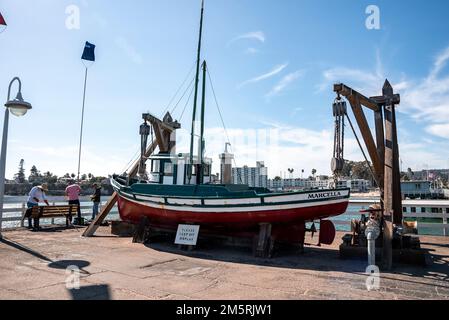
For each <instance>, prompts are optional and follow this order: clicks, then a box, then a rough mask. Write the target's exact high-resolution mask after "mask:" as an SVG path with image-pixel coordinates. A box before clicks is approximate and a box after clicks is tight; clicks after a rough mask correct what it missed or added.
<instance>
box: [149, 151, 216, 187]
mask: <svg viewBox="0 0 449 320" xmlns="http://www.w3.org/2000/svg"><path fill="white" fill-rule="evenodd" d="M148 161H149V162H150V168H149V169H150V170H149V177H148V182H149V183H154V184H166V185H189V184H196V179H197V178H196V176H197V172H196V168H197V167H196V166H195V165H193V166H192V168H193V169H192V178H191V181H189V177H188V168H189V163H190V154H188V153H185V154H179V155H177V156H174V155H172V154H159V155H156V156H151V157H150V158H149V159H148ZM193 162H194V163H198V157H194V158H193ZM211 169H212V159H210V158H205V159H204V163H203V177H204V178H203V179H204V180H203V184H209V183H211V181H212V173H211V172H212V170H211Z"/></svg>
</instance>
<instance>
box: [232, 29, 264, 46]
mask: <svg viewBox="0 0 449 320" xmlns="http://www.w3.org/2000/svg"><path fill="white" fill-rule="evenodd" d="M244 39H246V40H256V41H259V42H261V43H265V34H264V33H263V32H262V31H254V32H248V33H245V34H241V35H239V36H237V37H235V38H234V39H232V40H231V41H229V42H228V46H230V45H231V44H232V43H234V42H236V41H239V40H244Z"/></svg>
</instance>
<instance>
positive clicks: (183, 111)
mask: <svg viewBox="0 0 449 320" xmlns="http://www.w3.org/2000/svg"><path fill="white" fill-rule="evenodd" d="M194 91H195V87H193V86H192V90H191V91H190V95H189V97H188V98H187V102H186V104H185V105H184V109H183V110H182V113H181V117H180V118H179V122H181V121H182V118H183V117H184V113H185V111H186V109H187V106H188V105H189V102H190V99H191V98H192V95H193V92H194Z"/></svg>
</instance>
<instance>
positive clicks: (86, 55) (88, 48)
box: [77, 42, 95, 183]
mask: <svg viewBox="0 0 449 320" xmlns="http://www.w3.org/2000/svg"><path fill="white" fill-rule="evenodd" d="M81 60H83V64H84V67H86V72H85V74H84V91H83V109H82V112H81V128H80V145H79V153H78V177H77V181H78V183H80V182H81V179H80V178H81V177H80V175H81V153H82V146H83V129H84V110H85V106H86V90H87V74H88V70H89V67H90V66H92V64H93V63H94V62H95V45H93V44H92V43H89V42H86V45H85V47H84V51H83V55H82V56H81ZM84 61H90V62H92V64H90V63H89V62H87V63H85V62H84Z"/></svg>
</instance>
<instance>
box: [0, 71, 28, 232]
mask: <svg viewBox="0 0 449 320" xmlns="http://www.w3.org/2000/svg"><path fill="white" fill-rule="evenodd" d="M15 81H17V82H18V83H19V92H18V93H17V96H16V98H15V99H14V100H11V87H12V85H13V83H14V82H15ZM5 107H6V110H5V120H4V123H3V138H2V151H1V157H0V239H1V238H2V233H1V231H2V220H3V196H4V194H5V170H6V147H7V144H8V122H9V113H10V112H11V113H12V114H13V115H15V116H16V117H22V116H24V115H25V114H26V113H27V112H28V110H30V109H31V108H32V107H31V104H30V103H28V102H26V101H24V100H23V97H22V82H21V81H20V79H19V78H18V77H15V78H14V79H12V81H11V83H10V84H9V88H8V99H7V101H6V103H5Z"/></svg>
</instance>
